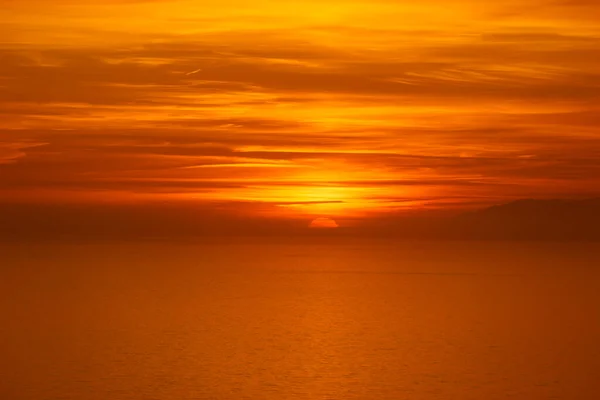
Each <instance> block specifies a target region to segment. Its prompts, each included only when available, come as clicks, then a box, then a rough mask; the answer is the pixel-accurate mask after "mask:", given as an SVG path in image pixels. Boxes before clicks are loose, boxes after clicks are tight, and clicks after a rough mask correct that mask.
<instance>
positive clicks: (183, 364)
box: [0, 241, 600, 400]
mask: <svg viewBox="0 0 600 400" xmlns="http://www.w3.org/2000/svg"><path fill="white" fill-rule="evenodd" d="M599 247H600V246H598V245H597V244H552V243H550V244H540V243H537V244H535V243H530V244H508V243H487V244H485V243H444V244H441V243H437V244H432V243H403V244H397V243H393V242H390V241H387V242H377V241H370V242H349V241H343V242H341V241H340V242H335V241H327V242H324V243H321V244H317V243H311V242H307V241H304V242H301V243H292V242H288V243H285V242H279V243H264V242H263V243H259V242H253V243H252V242H248V243H237V244H227V243H210V244H206V243H205V244H202V243H195V244H189V243H188V244H180V245H172V244H169V245H167V244H160V243H154V244H135V245H133V244H128V245H109V244H87V245H69V246H66V245H2V246H0V250H1V252H2V253H1V255H0V257H1V263H2V264H1V267H0V290H1V292H0V354H1V356H0V398H1V399H6V400H46V399H48V400H55V399H56V400H58V399H63V400H121V399H123V400H133V399H136V400H137V399H140V400H163V399H164V400H188V399H190V400H191V399H199V400H204V399H206V400H229V399H236V400H237V399H253V400H254V399H256V400H286V399H294V400H295V399H298V400H304V399H311V400H312V399H315V400H316V399H319V400H320V399H331V400H337V399H340V400H342V399H344V400H354V399H361V400H362V399H364V400H387V399H389V400H392V399H393V400H396V399H411V400H433V399H456V400H468V399H477V400H494V399H519V400H521V399H522V400H538V399H539V400H542V399H543V400H548V399H565V400H579V399H582V400H588V399H589V400H593V399H598V398H600V250H598V248H599Z"/></svg>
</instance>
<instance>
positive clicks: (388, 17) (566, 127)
mask: <svg viewBox="0 0 600 400" xmlns="http://www.w3.org/2000/svg"><path fill="white" fill-rule="evenodd" d="M599 10H600V6H598V5H597V3H596V2H593V1H585V0H574V1H566V0H565V1H559V2H556V1H550V0H527V1H519V2H517V1H508V2H501V3H498V2H491V1H484V2H475V1H473V0H452V1H441V0H427V1H422V2H419V3H418V4H417V3H414V2H412V3H411V2H398V1H390V0H375V1H369V2H367V1H364V0H356V1H347V0H344V1H342V0H326V1H318V2H317V1H312V0H311V1H294V2H275V1H271V0H269V1H267V0H259V1H256V2H253V3H248V2H247V1H241V0H228V1H223V2H218V4H217V3H214V2H207V1H190V0H178V1H175V2H173V1H170V2H166V1H161V0H154V1H143V0H139V1H136V0H127V1H125V0H123V1H117V0H114V1H110V2H106V1H102V2H100V1H91V2H86V3H85V4H84V3H81V2H75V1H71V0H57V1H56V2H52V4H50V3H48V2H42V1H39V0H25V1H20V2H10V3H9V4H8V7H6V8H4V9H3V11H2V13H1V14H0V26H2V28H0V35H2V37H3V41H2V44H0V58H1V59H2V63H0V88H1V89H2V90H0V143H4V144H0V164H1V165H0V174H1V175H2V180H1V181H0V195H2V196H3V197H4V198H12V199H17V200H19V201H23V199H30V198H32V197H35V198H36V199H39V201H43V199H47V200H48V201H50V200H49V199H54V200H52V201H56V199H60V201H64V199H70V200H69V201H75V200H78V199H79V201H81V202H89V201H92V200H93V199H97V198H102V199H113V201H126V200H127V199H129V200H131V199H134V198H136V199H143V200H144V201H150V200H152V199H155V200H156V199H161V201H162V200H165V199H166V200H169V201H182V199H183V200H185V201H187V200H191V201H195V202H198V203H199V204H200V203H201V204H203V205H206V206H208V207H213V208H214V209H215V210H216V209H217V208H218V207H226V205H229V204H239V203H240V202H250V203H252V204H261V205H264V206H265V208H260V207H259V208H257V209H255V208H250V209H245V210H246V211H247V212H251V213H261V212H264V210H265V209H267V210H268V213H271V214H277V213H279V214H280V215H285V216H288V217H293V216H298V215H311V216H316V215H322V214H329V215H345V216H347V217H358V216H364V215H367V214H369V215H370V214H373V213H378V212H381V213H390V212H394V211H395V210H403V209H405V208H406V207H409V208H414V209H418V208H420V207H425V206H426V205H429V206H431V205H436V204H438V205H439V207H446V206H447V205H448V204H449V203H452V204H455V203H460V202H463V204H465V205H467V204H470V203H472V201H471V200H473V199H476V202H477V203H478V204H479V202H496V201H502V200H509V199H514V198H519V197H547V196H583V195H590V194H595V193H597V189H596V192H595V191H594V188H598V187H600V186H599V185H598V183H599V182H598V176H600V164H599V162H598V161H597V160H599V159H600V125H599V124H600V121H599V120H598V118H597V115H600V114H599V111H600V110H599V109H598V104H600V103H599V100H600V91H599V90H598V88H599V87H600V74H599V73H598V72H597V71H599V70H600V61H599V60H600V50H599V49H600V46H599V44H600V28H598V26H597V24H596V23H594V21H593V18H594V17H595V16H598V12H599ZM28 143H44V145H43V146H37V147H32V146H30V145H29V144H28ZM25 154H26V155H27V156H26V157H25V156H24V155H25ZM100 194H101V195H100ZM469 199H471V200H469ZM15 201H16V200H15ZM259 209H260V210H261V211H257V210H259ZM228 212H231V210H229V209H228Z"/></svg>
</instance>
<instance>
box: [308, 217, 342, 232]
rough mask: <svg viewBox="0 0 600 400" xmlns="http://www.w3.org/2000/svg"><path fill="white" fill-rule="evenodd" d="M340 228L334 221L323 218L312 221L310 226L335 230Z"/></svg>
mask: <svg viewBox="0 0 600 400" xmlns="http://www.w3.org/2000/svg"><path fill="white" fill-rule="evenodd" d="M338 226H339V225H338V224H337V222H335V221H334V220H333V219H331V218H325V217H321V218H316V219H314V220H312V222H311V223H310V225H309V228H317V229H334V228H337V227H338Z"/></svg>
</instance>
